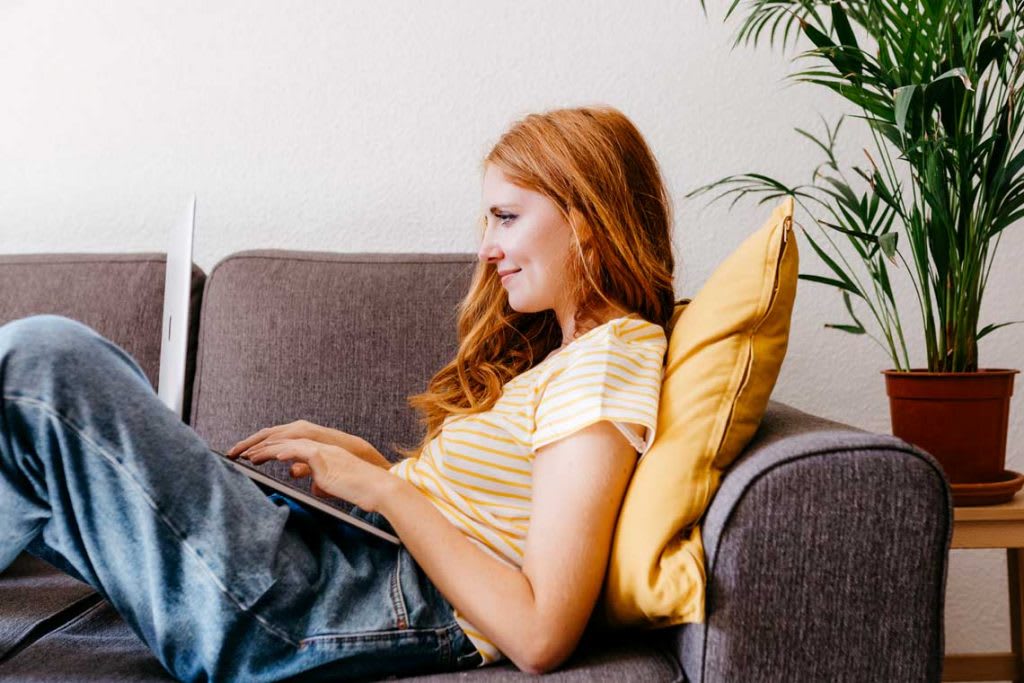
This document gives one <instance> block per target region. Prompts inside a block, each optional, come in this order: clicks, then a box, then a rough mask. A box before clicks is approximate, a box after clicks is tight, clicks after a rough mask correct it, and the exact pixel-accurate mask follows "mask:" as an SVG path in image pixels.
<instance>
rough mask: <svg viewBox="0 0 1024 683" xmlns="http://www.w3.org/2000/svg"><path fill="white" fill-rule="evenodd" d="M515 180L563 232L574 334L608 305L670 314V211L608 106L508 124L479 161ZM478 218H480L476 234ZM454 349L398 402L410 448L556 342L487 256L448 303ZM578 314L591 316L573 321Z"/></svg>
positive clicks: (637, 142) (658, 316)
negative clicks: (404, 404) (418, 426)
mask: <svg viewBox="0 0 1024 683" xmlns="http://www.w3.org/2000/svg"><path fill="white" fill-rule="evenodd" d="M489 163H492V164H496V165H497V166H498V167H499V168H500V169H501V170H502V172H503V173H504V174H505V176H506V177H507V178H508V179H509V181H511V182H512V183H515V184H516V185H519V186H521V187H523V188H526V189H529V190H533V191H534V192H538V193H540V194H542V195H544V196H546V197H547V198H548V199H550V200H551V201H552V202H553V203H554V204H555V205H556V206H557V207H558V209H559V211H560V212H561V214H562V217H563V218H564V219H565V221H566V223H567V224H568V225H569V227H570V228H571V229H572V233H573V249H571V250H570V254H569V259H568V262H567V263H566V268H567V273H568V281H569V282H570V292H569V299H570V300H571V301H573V302H574V303H575V309H576V313H575V316H576V328H575V329H576V334H577V335H580V334H583V333H584V332H585V331H586V330H587V329H591V328H592V327H593V324H600V323H602V322H604V320H601V315H600V314H601V311H604V310H608V309H609V308H612V307H617V308H621V309H624V310H627V311H630V312H636V313H638V314H639V315H640V317H642V318H644V319H645V320H648V321H650V322H652V323H655V324H657V325H660V326H661V327H662V329H665V328H666V325H667V324H668V322H669V319H670V318H671V316H672V313H673V306H674V297H675V293H674V283H673V269H674V261H673V256H672V239H671V230H672V209H671V203H670V200H669V197H668V194H667V192H666V191H665V186H664V183H663V181H662V178H661V173H660V171H659V169H658V164H657V162H656V161H655V159H654V156H653V155H652V154H651V151H650V149H649V148H648V147H647V143H646V142H645V141H644V139H643V136H642V135H641V134H640V131H638V130H637V128H636V127H635V126H634V125H633V123H632V122H631V121H630V120H629V119H628V118H626V116H625V115H623V114H622V112H620V111H618V110H617V109H614V108H612V107H581V108H575V109H557V110H552V111H548V112H544V113H540V114H530V115H528V116H526V117H525V118H523V119H521V120H520V121H517V122H516V123H514V124H513V125H512V126H511V128H509V130H507V131H506V132H505V133H504V134H503V135H502V136H501V138H500V139H499V140H498V142H497V143H496V144H495V145H494V147H493V149H491V151H490V153H488V154H487V156H486V157H485V158H484V160H483V163H482V165H481V166H482V169H483V170H486V167H487V164H489ZM486 221H487V217H486V215H485V216H482V217H481V233H480V234H481V237H482V235H483V229H484V227H486ZM457 311H458V322H457V325H458V339H459V348H458V351H457V353H456V355H455V358H454V359H452V360H451V361H450V362H449V363H448V364H447V365H445V366H444V367H443V368H441V370H439V371H438V372H437V374H435V375H434V377H433V378H432V379H431V380H430V382H429V383H428V386H427V390H426V391H425V392H423V393H421V394H416V395H413V396H410V397H409V399H408V401H409V405H410V406H411V407H412V408H413V409H415V410H417V411H418V412H419V413H420V414H421V423H422V424H423V425H424V426H425V427H426V434H425V436H424V438H423V440H422V441H421V442H420V444H419V446H418V447H417V448H415V449H412V450H408V449H403V448H397V449H396V450H397V451H398V452H399V453H401V454H402V455H403V456H406V457H415V456H417V455H419V453H420V452H421V451H422V449H423V448H424V447H425V446H426V445H427V444H428V443H429V442H430V441H431V440H432V439H433V438H434V437H435V436H437V434H438V433H439V432H440V431H441V427H442V425H443V423H444V419H445V418H446V417H447V416H448V415H452V414H470V413H478V412H483V411H486V410H490V409H491V408H492V407H493V406H494V404H495V403H496V402H497V400H498V398H500V397H501V393H502V389H503V386H504V384H505V383H506V382H507V381H508V380H510V379H512V378H513V377H515V376H516V375H518V374H520V373H521V372H523V371H525V370H528V369H530V368H531V367H533V366H534V365H535V364H536V363H537V362H538V361H539V360H541V359H543V358H545V357H546V356H547V355H548V354H549V353H550V352H551V351H553V350H554V349H556V348H558V347H559V346H561V344H562V330H561V327H560V326H559V322H558V319H557V317H556V316H555V313H554V311H553V310H546V311H541V312H537V313H519V312H517V311H515V310H513V309H512V308H511V307H510V306H509V303H508V294H507V292H506V290H505V288H504V287H502V285H501V281H500V279H499V278H498V276H497V271H496V268H495V266H494V265H493V264H488V263H485V262H479V263H478V264H477V266H476V270H475V271H474V273H473V278H472V283H471V285H470V288H469V292H468V293H467V294H466V296H465V298H464V299H463V300H462V301H461V302H459V304H458V308H457ZM584 321H588V322H590V323H592V324H591V325H585V324H584Z"/></svg>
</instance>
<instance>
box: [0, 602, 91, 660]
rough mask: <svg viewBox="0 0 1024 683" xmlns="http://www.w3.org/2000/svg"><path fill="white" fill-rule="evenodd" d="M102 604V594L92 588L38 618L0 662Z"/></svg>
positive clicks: (64, 627) (12, 656) (11, 657)
mask: <svg viewBox="0 0 1024 683" xmlns="http://www.w3.org/2000/svg"><path fill="white" fill-rule="evenodd" d="M101 604H103V596H102V595H100V594H99V593H97V592H96V591H95V590H93V592H92V593H89V594H88V595H85V596H82V597H81V598H78V599H77V600H75V601H73V602H72V603H71V604H70V605H67V606H65V607H63V608H61V609H59V610H57V611H56V612H54V613H53V614H51V615H49V616H48V617H46V618H44V619H40V620H39V621H37V622H36V623H35V624H33V625H32V627H31V628H30V629H28V630H27V631H25V633H24V634H22V636H21V638H19V639H18V642H16V643H14V645H12V646H11V647H10V649H8V650H7V651H6V652H4V653H3V654H2V655H0V664H2V663H3V662H6V661H9V660H11V659H14V658H15V657H16V656H17V655H18V654H19V653H20V652H22V651H24V650H26V649H28V648H29V647H31V646H32V645H34V644H35V643H37V642H39V641H40V640H42V639H43V638H45V637H47V636H49V635H51V634H54V633H59V632H60V631H63V630H64V629H66V628H67V627H69V626H71V625H72V624H73V623H75V622H76V621H79V620H81V618H82V617H83V616H84V615H86V614H87V613H88V612H90V611H91V610H93V609H95V608H96V607H97V606H98V605H101Z"/></svg>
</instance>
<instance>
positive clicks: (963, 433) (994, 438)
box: [882, 369, 1020, 484]
mask: <svg viewBox="0 0 1024 683" xmlns="http://www.w3.org/2000/svg"><path fill="white" fill-rule="evenodd" d="M1018 372H1020V371H1019V370H995V369H992V370H989V369H985V370H979V371H978V372H927V371H925V370H911V371H910V372H902V371H896V370H885V371H883V373H882V374H884V375H885V390H886V393H887V394H888V395H889V414H890V416H891V418H892V433H893V434H894V435H895V436H898V437H899V438H901V439H903V440H904V441H907V442H909V443H912V444H913V445H915V446H917V447H919V448H921V449H923V450H925V451H928V453H930V454H932V455H933V456H935V459H936V460H938V461H939V464H940V465H941V466H942V468H943V470H945V472H946V477H947V478H948V479H949V482H950V483H951V484H959V483H979V482H995V481H998V480H1000V479H1001V478H1004V476H1005V475H1004V469H1005V464H1006V430H1007V426H1008V423H1009V419H1010V396H1011V395H1012V394H1013V376H1014V375H1015V374H1017V373H1018Z"/></svg>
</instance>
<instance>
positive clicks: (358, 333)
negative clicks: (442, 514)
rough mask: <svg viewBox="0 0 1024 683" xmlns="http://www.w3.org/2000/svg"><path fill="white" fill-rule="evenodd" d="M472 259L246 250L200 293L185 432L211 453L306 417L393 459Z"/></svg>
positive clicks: (450, 331)
mask: <svg viewBox="0 0 1024 683" xmlns="http://www.w3.org/2000/svg"><path fill="white" fill-rule="evenodd" d="M475 263H476V256H475V255H471V254H386V253H372V254H339V253H328V252H303V251H291V250H279V249H269V250H250V251H242V252H237V253H235V254H232V255H230V256H228V257H226V258H225V259H224V260H222V261H220V262H219V263H218V264H217V265H216V266H214V268H213V270H212V272H211V273H210V275H209V276H208V278H207V281H206V289H205V291H204V294H203V307H202V315H201V320H200V326H199V350H198V359H197V368H196V377H195V384H194V387H193V403H192V411H191V414H192V426H193V427H194V428H195V430H196V431H197V432H198V433H199V434H200V436H202V437H203V438H205V439H206V440H207V442H208V443H209V444H210V445H211V446H212V447H213V448H215V449H217V450H224V449H226V448H229V447H230V446H231V445H232V444H234V443H235V442H236V441H238V440H240V439H242V438H244V437H246V436H248V435H250V434H252V433H253V432H256V431H258V430H259V429H262V428H264V427H269V426H273V425H278V424H285V423H287V422H291V421H293V420H298V419H306V420H309V421H311V422H315V423H317V424H321V425H325V426H328V427H333V428H335V429H340V430H343V431H347V432H351V433H354V434H357V435H358V436H361V437H363V438H365V439H367V440H368V441H370V443H372V444H373V445H374V446H376V447H377V449H378V450H380V451H381V453H383V454H384V455H385V456H386V457H388V458H389V459H392V460H394V459H397V454H395V453H394V452H393V447H394V444H395V443H399V444H401V445H402V446H412V445H414V444H415V443H417V442H418V440H419V437H420V435H421V434H422V427H421V425H420V424H419V423H418V421H417V415H416V413H415V412H414V411H413V410H412V409H411V408H410V407H409V406H408V404H407V402H406V397H407V396H409V395H411V394H414V393H419V392H421V391H423V390H424V389H426V385H427V381H428V380H429V379H430V377H431V376H433V374H434V373H435V372H436V371H437V370H439V369H440V368H441V367H442V365H443V364H444V363H446V362H448V361H449V360H451V358H452V357H453V356H454V354H455V351H456V345H457V336H456V330H455V322H456V305H457V303H458V302H459V301H460V300H461V299H462V298H463V296H465V293H466V292H467V291H468V289H469V285H470V281H471V278H472V274H473V269H474V267H475Z"/></svg>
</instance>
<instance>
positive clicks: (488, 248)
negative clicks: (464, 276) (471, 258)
mask: <svg viewBox="0 0 1024 683" xmlns="http://www.w3.org/2000/svg"><path fill="white" fill-rule="evenodd" d="M501 257H502V253H501V247H499V246H498V244H497V242H495V241H494V240H492V239H491V236H490V235H489V234H485V235H484V239H483V242H481V243H480V250H479V251H478V252H477V258H478V259H480V260H481V261H490V260H492V259H500V258H501Z"/></svg>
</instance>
